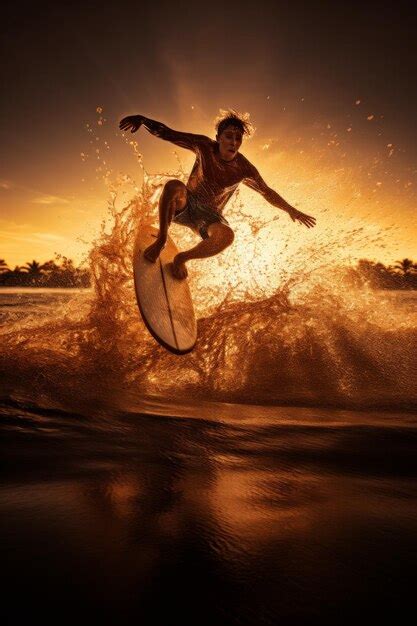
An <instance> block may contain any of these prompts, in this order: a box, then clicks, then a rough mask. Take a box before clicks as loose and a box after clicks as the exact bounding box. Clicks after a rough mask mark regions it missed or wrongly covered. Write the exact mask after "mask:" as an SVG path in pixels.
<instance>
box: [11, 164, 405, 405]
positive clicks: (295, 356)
mask: <svg viewBox="0 0 417 626" xmlns="http://www.w3.org/2000/svg"><path fill="white" fill-rule="evenodd" d="M164 180H165V178H164V176H157V177H150V176H146V175H145V177H144V183H143V188H142V190H141V191H140V192H139V193H138V194H137V195H136V196H135V197H134V198H133V199H132V200H131V201H130V202H128V203H127V204H126V205H125V206H122V207H121V208H117V206H116V205H117V198H118V196H117V190H116V189H112V190H111V194H110V200H109V219H108V220H107V221H106V222H105V223H104V224H103V227H102V230H101V233H100V235H99V236H98V238H97V240H96V241H95V242H94V243H93V245H92V248H91V250H90V254H89V263H90V268H91V272H92V277H93V291H92V295H91V297H90V298H86V297H85V295H83V294H81V293H76V294H72V297H71V298H66V299H65V301H64V302H62V303H61V304H57V303H56V302H55V303H54V304H53V305H52V304H51V306H50V307H49V309H48V311H49V312H48V314H47V315H46V316H45V311H43V314H42V316H38V315H37V314H36V309H33V311H32V312H31V313H30V314H27V315H26V316H25V317H23V318H22V317H19V318H18V319H16V320H15V321H12V320H10V321H9V322H8V324H7V325H5V326H4V328H3V330H2V331H1V342H2V343H1V351H0V374H1V376H2V380H3V384H4V386H5V388H6V389H8V390H9V391H10V390H11V393H12V392H13V390H16V389H21V390H22V389H23V390H25V392H26V393H30V394H31V395H32V397H33V398H35V397H37V398H39V397H43V396H48V397H54V398H55V400H56V401H57V402H62V403H63V404H64V405H68V404H69V405H71V403H76V402H81V401H84V402H87V403H88V402H90V403H91V406H98V405H99V404H100V402H104V403H105V401H106V400H105V399H106V398H107V399H110V398H111V397H113V398H114V397H116V396H117V395H118V394H119V395H120V394H121V395H123V394H134V395H136V396H137V397H147V396H148V397H161V398H164V399H165V400H168V401H176V400H177V401H178V400H179V399H185V400H186V399H190V400H192V401H197V400H198V399H201V400H203V399H204V400H213V401H222V402H244V403H256V404H262V405H268V404H279V405H294V406H302V405H304V406H338V407H347V408H349V407H356V408H359V407H362V408H363V407H386V408H398V409H409V408H413V407H415V406H417V389H416V386H415V379H416V354H417V327H416V318H415V314H414V312H413V310H412V308H410V307H408V308H407V307H404V306H403V304H404V303H402V301H401V296H400V295H399V296H398V297H396V298H394V297H393V296H392V295H390V294H381V293H376V292H372V291H371V290H368V289H366V288H363V289H357V288H356V289H355V288H353V287H352V286H350V285H349V284H348V283H347V282H346V281H345V274H344V272H343V269H342V268H340V269H337V268H336V267H335V265H334V259H332V261H331V262H329V263H327V264H326V263H324V262H323V258H325V256H326V251H328V250H329V249H330V248H332V247H334V242H332V241H328V242H325V243H323V242H322V243H321V244H320V245H319V244H316V245H315V247H311V249H309V250H307V249H306V248H304V249H303V250H302V252H300V253H299V254H298V256H297V255H294V254H292V256H291V257H290V256H289V253H288V251H287V246H286V245H285V241H283V242H281V243H282V245H281V248H280V250H281V251H280V254H279V255H278V257H276V258H275V259H274V261H273V262H272V261H271V262H268V261H266V259H268V254H269V252H268V250H266V252H265V254H264V255H262V254H261V253H259V250H258V251H257V250H255V248H253V246H256V245H258V244H259V241H260V239H259V237H254V236H253V229H252V232H249V231H244V230H242V231H241V233H240V243H238V246H237V247H236V248H235V249H234V250H233V249H231V250H230V251H228V252H227V253H226V254H224V255H220V256H219V257H218V258H216V259H210V260H207V261H206V260H205V261H202V262H193V263H194V265H193V264H191V267H192V270H191V278H190V283H191V290H192V293H193V296H194V299H195V306H196V311H197V317H198V343H197V345H196V348H195V349H194V351H193V352H192V353H190V354H188V355H183V356H176V355H173V354H170V353H168V352H167V351H165V350H164V349H163V348H162V347H160V346H159V345H158V344H156V343H155V341H154V340H153V338H152V337H151V336H150V335H149V334H148V332H147V330H146V329H145V327H144V325H143V323H142V321H141V319H140V316H139V313H138V309H137V306H136V301H135V296H134V288H133V280H132V268H131V258H132V250H133V244H134V239H135V233H136V229H137V228H138V227H140V224H141V223H143V222H152V221H154V219H155V215H156V207H157V200H158V195H159V193H160V191H161V188H162V185H163V182H164ZM233 210H234V211H236V212H239V211H240V210H241V205H240V204H239V200H237V201H236V202H235V204H234V205H233V207H232V211H233ZM175 228H177V230H175ZM175 228H174V231H173V232H174V236H178V235H181V237H182V245H184V246H186V245H189V244H191V243H192V241H193V235H192V234H191V233H190V232H188V231H187V232H183V231H181V230H178V228H180V227H177V226H176V227H175ZM257 228H258V229H259V224H258V226H257ZM257 234H258V233H257ZM245 237H246V239H245ZM264 241H267V240H266V239H265V240H264ZM339 245H340V247H343V242H341V243H340V244H339ZM251 246H252V249H251V248H250V247H251ZM248 250H249V251H250V250H251V253H248ZM314 259H316V260H317V259H318V261H317V262H315V263H313V260H314Z"/></svg>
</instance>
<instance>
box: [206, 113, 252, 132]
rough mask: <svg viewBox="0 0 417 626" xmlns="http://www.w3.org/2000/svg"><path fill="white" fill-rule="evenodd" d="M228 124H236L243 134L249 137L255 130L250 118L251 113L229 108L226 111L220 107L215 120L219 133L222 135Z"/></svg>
mask: <svg viewBox="0 0 417 626" xmlns="http://www.w3.org/2000/svg"><path fill="white" fill-rule="evenodd" d="M228 126H235V127H236V128H238V129H239V130H240V131H241V132H242V134H243V135H247V136H248V137H249V136H250V135H251V134H252V133H253V132H254V130H255V129H254V127H253V126H252V124H251V122H250V120H249V113H239V112H238V111H234V110H233V109H227V110H226V111H224V110H223V109H220V114H219V116H218V117H217V118H216V121H215V128H216V133H217V135H221V134H222V132H223V131H224V130H225V129H226V128H227V127H228Z"/></svg>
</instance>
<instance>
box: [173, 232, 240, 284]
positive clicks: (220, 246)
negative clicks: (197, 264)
mask: <svg viewBox="0 0 417 626" xmlns="http://www.w3.org/2000/svg"><path fill="white" fill-rule="evenodd" d="M207 232H208V235H209V236H208V237H207V239H203V241H200V243H198V244H197V245H196V246H195V247H194V248H191V250H187V251H185V252H179V253H178V254H177V256H176V257H175V259H174V261H173V263H172V273H173V274H174V276H175V277H176V278H186V277H187V275H188V272H187V268H186V267H185V263H186V262H187V261H190V260H191V259H206V258H208V257H210V256H215V255H216V254H219V252H222V251H223V250H225V249H226V248H227V247H228V246H230V245H231V244H232V243H233V239H234V234H233V230H232V229H231V228H230V227H229V226H226V224H222V223H221V222H215V223H214V224H210V226H209V227H208V228H207Z"/></svg>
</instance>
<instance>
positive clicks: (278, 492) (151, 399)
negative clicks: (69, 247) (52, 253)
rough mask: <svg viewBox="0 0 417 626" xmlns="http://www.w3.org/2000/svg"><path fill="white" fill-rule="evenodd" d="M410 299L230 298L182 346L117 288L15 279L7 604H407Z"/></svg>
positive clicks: (247, 619)
mask: <svg viewBox="0 0 417 626" xmlns="http://www.w3.org/2000/svg"><path fill="white" fill-rule="evenodd" d="M126 289H130V287H129V285H128V286H127V287H126ZM109 294H110V295H109ZM115 296H118V297H119V300H117V298H116V300H114V299H113V297H115ZM105 298H107V299H105ZM303 298H305V296H303ZM104 301H105V303H106V312H105V315H104V314H103V310H102V308H101V307H102V306H103V302H104ZM416 302H417V294H416V293H415V292H406V293H400V292H380V293H372V294H370V293H366V294H365V295H364V294H361V295H359V294H356V296H355V297H353V295H352V296H351V301H350V302H349V298H348V295H347V294H346V293H343V295H342V296H340V297H339V298H338V300H337V303H336V304H337V306H336V304H335V303H334V301H332V300H331V299H329V298H327V300H326V298H324V296H323V293H322V294H321V313H320V314H318V313H317V311H318V304H317V298H316V296H315V297H314V298H313V300H310V301H309V302H306V300H305V299H304V300H303V301H298V302H295V303H294V302H291V301H288V298H287V299H286V298H284V297H283V296H282V294H281V295H280V294H278V295H275V296H272V297H270V298H265V299H264V300H262V301H259V302H258V303H253V302H251V303H247V304H240V305H239V303H231V304H230V305H227V306H225V305H223V306H222V307H221V308H217V309H213V310H212V312H211V313H210V314H208V315H207V316H206V317H201V318H200V319H199V322H198V323H199V344H198V345H197V348H196V350H195V352H194V353H192V354H190V355H186V356H183V357H178V356H175V355H171V354H168V353H167V352H166V351H165V350H164V349H163V348H160V347H159V346H158V345H157V344H155V342H154V341H153V339H152V338H151V337H149V336H148V335H147V334H146V330H145V329H144V328H142V323H141V321H140V319H139V316H138V312H137V309H136V306H135V303H134V300H133V299H130V300H129V299H128V300H126V299H125V300H123V301H122V300H121V299H120V292H117V293H116V294H115V290H114V289H112V287H111V286H110V287H109V288H108V290H107V291H106V294H104V295H103V294H100V293H98V292H97V291H96V290H95V291H93V290H91V291H89V290H85V291H83V290H61V291H60V290H37V289H27V290H18V289H3V290H1V291H0V322H1V348H0V377H1V378H0V380H1V383H0V411H1V420H2V438H1V458H2V483H1V487H0V511H1V522H0V523H1V537H2V548H1V552H2V570H3V582H2V591H3V594H2V603H1V604H2V607H1V613H2V614H3V615H2V623H3V624H16V623H27V624H34V623H42V624H45V623H59V624H67V623H68V624H70V623H71V624H74V623H87V622H89V623H94V624H107V623H108V624H114V625H119V624H131V623H137V624H146V625H147V624H149V625H151V624H161V625H164V626H168V625H170V624H174V623H175V624H195V625H197V624H199V625H200V624H207V625H212V626H215V625H218V624H231V625H232V624H241V625H251V626H252V625H253V626H261V625H263V624H271V625H272V624H273V625H275V624H285V625H286V626H289V625H292V624H313V623H319V624H330V623H331V624H342V623H352V621H353V620H359V619H360V620H366V622H367V623H368V624H377V623H379V622H380V621H381V619H383V618H385V619H390V620H395V621H396V622H399V621H402V618H401V614H402V613H404V614H405V612H406V611H407V610H410V611H412V612H413V613H412V614H414V604H415V603H414V587H415V584H414V580H415V572H414V570H415V564H416V557H417V482H416V477H417V455H416V453H417V391H416V326H417V315H416ZM100 305H101V306H100ZM315 307H316V308H315ZM361 307H362V313H361ZM365 310H366V311H368V313H367V314H366V315H365V314H364V311H365Z"/></svg>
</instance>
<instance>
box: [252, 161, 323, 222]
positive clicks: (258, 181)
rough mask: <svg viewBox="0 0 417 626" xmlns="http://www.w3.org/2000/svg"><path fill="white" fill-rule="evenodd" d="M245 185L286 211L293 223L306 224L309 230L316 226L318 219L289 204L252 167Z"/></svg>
mask: <svg viewBox="0 0 417 626" xmlns="http://www.w3.org/2000/svg"><path fill="white" fill-rule="evenodd" d="M243 182H244V184H245V185H247V186H248V187H250V188H251V189H254V190H255V191H257V192H258V193H260V194H261V195H262V196H263V197H264V198H265V200H266V201H267V202H269V204H272V205H273V206H275V207H277V208H278V209H282V210H283V211H286V212H287V213H288V215H289V216H290V218H291V219H292V221H293V222H295V221H297V222H299V223H300V224H304V225H305V226H307V228H313V226H315V225H316V218H315V217H312V216H311V215H307V214H306V213H302V212H301V211H299V210H298V209H296V208H294V207H293V206H291V204H288V202H287V201H286V200H284V198H283V197H282V196H280V195H279V193H277V192H276V191H275V190H274V189H271V187H268V185H267V184H266V182H265V181H264V179H263V178H262V176H261V175H260V174H259V172H258V170H257V169H256V168H255V167H254V166H253V165H251V169H250V176H248V177H247V178H245V179H244V180H243Z"/></svg>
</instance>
